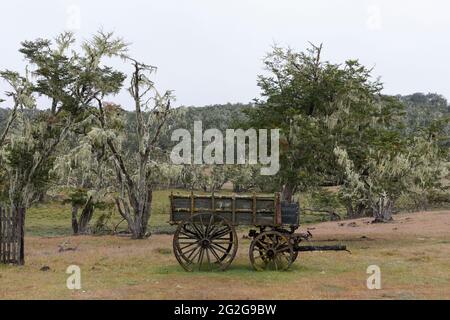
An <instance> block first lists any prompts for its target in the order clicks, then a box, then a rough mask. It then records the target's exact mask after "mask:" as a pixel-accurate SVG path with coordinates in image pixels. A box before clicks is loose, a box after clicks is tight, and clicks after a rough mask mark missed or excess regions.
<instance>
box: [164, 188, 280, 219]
mask: <svg viewBox="0 0 450 320" xmlns="http://www.w3.org/2000/svg"><path fill="white" fill-rule="evenodd" d="M170 208H171V210H170V221H169V223H171V224H178V223H180V222H181V221H183V220H185V219H188V218H189V217H191V216H192V215H195V214H197V213H215V214H218V215H221V216H222V217H224V218H225V219H227V220H228V221H230V222H231V223H232V224H233V225H253V226H255V225H256V226H257V225H260V226H281V225H282V210H281V201H280V194H279V193H276V194H275V195H274V196H257V195H256V194H253V195H215V194H214V193H213V194H212V195H198V194H194V193H193V192H191V194H190V195H178V194H174V193H171V194H170Z"/></svg>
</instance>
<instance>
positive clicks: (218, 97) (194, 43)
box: [0, 0, 450, 106]
mask: <svg viewBox="0 0 450 320" xmlns="http://www.w3.org/2000/svg"><path fill="white" fill-rule="evenodd" d="M101 27H102V28H103V29H104V30H106V31H109V30H111V31H115V32H116V34H117V35H120V36H122V37H123V38H124V39H126V40H127V41H128V42H131V43H132V47H131V53H132V54H133V55H134V56H135V57H136V58H137V59H140V60H142V61H145V62H147V63H149V64H153V65H157V66H158V67H159V70H158V74H157V81H158V87H159V88H160V89H161V90H162V89H173V90H175V94H176V96H177V103H176V104H177V105H197V106H201V105H207V104H216V103H226V102H249V101H251V100H252V99H253V98H255V97H258V95H259V89H258V87H257V85H256V76H257V75H258V74H260V73H261V72H262V58H263V57H264V55H265V53H266V52H268V51H269V50H270V46H271V45H272V44H274V43H277V44H279V45H283V46H291V47H292V48H295V49H297V50H304V49H305V48H306V47H307V46H308V41H311V42H313V43H317V44H318V43H323V44H324V47H325V49H324V50H325V51H324V55H325V58H326V59H328V60H330V61H332V62H342V61H344V60H345V59H348V58H358V59H359V60H360V61H361V62H362V63H363V64H365V65H367V66H374V67H375V70H374V74H375V75H376V76H381V79H382V81H383V82H384V83H385V92H386V93H388V94H397V93H399V94H409V93H413V92H417V91H420V92H437V93H441V94H443V95H444V96H445V97H447V98H450V85H449V83H450V62H449V59H448V56H449V52H450V2H448V1H445V0H427V1H425V0H422V1H417V0H413V1H411V0H409V1H406V0H405V1H402V0H396V1H392V0H391V1H388V0H386V1H377V0H346V1H344V0H341V1H336V0H328V1H325V0H314V1H306V0H277V1H275V0H179V1H174V0H160V1H148V0H146V1H144V0H142V1H141V0H126V1H125V0H95V1H94V0H39V1H30V0H28V1H25V0H14V1H13V0H2V1H1V19H0V34H1V41H0V49H1V51H0V68H1V69H4V68H10V69H21V70H23V66H24V62H23V60H22V57H21V56H20V55H19V54H18V53H17V50H18V48H19V43H20V42H21V41H23V40H25V39H29V40H32V39H35V38H37V37H47V38H48V37H53V36H55V35H56V34H57V33H59V32H61V31H63V30H68V29H72V30H74V31H76V34H77V36H78V38H81V39H85V38H88V37H89V35H91V34H93V33H94V32H95V31H96V30H98V29H99V28H101ZM0 88H3V90H4V86H3V87H0ZM117 99H118V100H119V101H120V103H122V104H125V105H126V104H127V102H126V101H127V99H126V97H125V96H124V95H121V96H120V97H118V98H117Z"/></svg>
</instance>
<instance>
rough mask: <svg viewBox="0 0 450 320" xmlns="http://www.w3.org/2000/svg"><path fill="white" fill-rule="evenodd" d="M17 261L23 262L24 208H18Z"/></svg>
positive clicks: (21, 263)
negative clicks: (18, 237)
mask: <svg viewBox="0 0 450 320" xmlns="http://www.w3.org/2000/svg"><path fill="white" fill-rule="evenodd" d="M19 236H20V239H19V246H20V247H19V261H18V263H19V264H20V265H24V264H25V208H21V209H20V210H19Z"/></svg>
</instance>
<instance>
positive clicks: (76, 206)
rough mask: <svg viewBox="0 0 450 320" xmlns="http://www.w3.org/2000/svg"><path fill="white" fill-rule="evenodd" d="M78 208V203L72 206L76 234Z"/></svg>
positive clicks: (75, 232) (73, 229)
mask: <svg viewBox="0 0 450 320" xmlns="http://www.w3.org/2000/svg"><path fill="white" fill-rule="evenodd" d="M78 209H79V206H78V205H75V206H72V231H73V234H75V235H76V234H78V220H77V218H78Z"/></svg>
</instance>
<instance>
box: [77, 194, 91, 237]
mask: <svg viewBox="0 0 450 320" xmlns="http://www.w3.org/2000/svg"><path fill="white" fill-rule="evenodd" d="M93 215H94V203H93V201H92V197H89V199H88V201H87V202H86V205H85V206H84V208H83V211H82V212H81V215H80V220H79V222H78V233H80V234H86V233H88V232H89V222H91V219H92V216H93Z"/></svg>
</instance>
